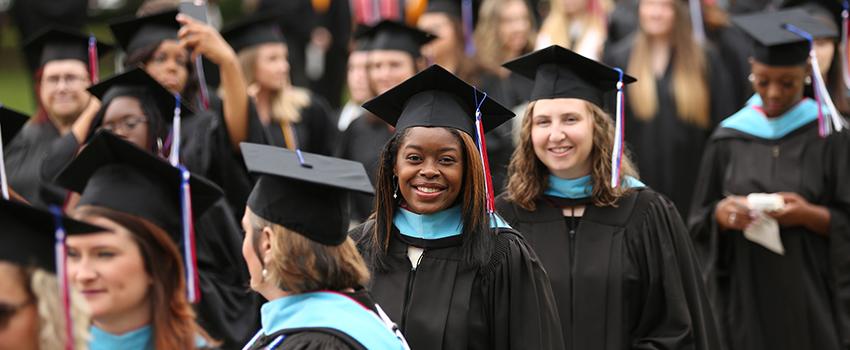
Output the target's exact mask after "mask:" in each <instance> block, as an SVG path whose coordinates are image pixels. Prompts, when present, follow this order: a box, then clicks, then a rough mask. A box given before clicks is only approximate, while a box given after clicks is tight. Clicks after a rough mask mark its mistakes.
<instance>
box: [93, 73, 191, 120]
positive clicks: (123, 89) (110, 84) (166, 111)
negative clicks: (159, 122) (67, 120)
mask: <svg viewBox="0 0 850 350" xmlns="http://www.w3.org/2000/svg"><path fill="white" fill-rule="evenodd" d="M88 91H89V92H90V93H91V94H92V95H94V96H96V97H97V98H98V99H100V100H101V101H102V103H103V105H104V106H106V105H107V104H109V101H111V100H112V99H113V98H115V97H118V96H126V95H137V94H148V95H150V96H151V97H152V98H153V101H155V103H156V109H157V110H159V112H160V115H161V116H162V118H163V121H164V122H171V120H172V118H173V117H174V105H175V103H176V102H175V101H176V98H175V96H174V95H172V94H171V92H170V91H168V89H166V88H165V87H163V86H162V85H160V84H159V82H157V81H156V79H154V78H153V77H151V76H150V75H148V73H147V72H145V70H144V69H141V68H134V69H132V70H130V71H127V72H124V73H121V74H118V75H114V76H112V77H110V78H109V79H106V80H104V81H102V82H100V83H97V84H95V85H92V86H90V87H89V88H88ZM180 110H181V116H183V117H186V116H189V115H191V113H192V112H191V111H192V110H191V108H190V107H189V106H187V105H185V104H184V103H183V101H182V100H181V102H180ZM95 127H96V126H95Z"/></svg>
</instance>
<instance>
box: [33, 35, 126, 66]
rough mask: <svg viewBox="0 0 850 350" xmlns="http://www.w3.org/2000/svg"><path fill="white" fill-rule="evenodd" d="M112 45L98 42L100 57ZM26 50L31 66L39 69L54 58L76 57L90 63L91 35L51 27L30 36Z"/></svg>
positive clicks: (75, 58)
mask: <svg viewBox="0 0 850 350" xmlns="http://www.w3.org/2000/svg"><path fill="white" fill-rule="evenodd" d="M111 49H112V46H110V45H106V44H103V43H101V42H100V41H98V42H97V54H98V58H100V57H103V55H105V54H106V53H107V52H109V51H110V50H111ZM24 51H25V53H26V56H27V61H28V62H27V63H28V64H29V65H30V68H32V69H33V70H37V69H38V68H39V67H41V66H43V65H44V64H45V63H47V62H49V61H53V60H65V59H74V60H79V61H82V62H83V63H86V67H88V63H89V36H88V35H83V34H82V33H80V32H79V31H76V30H73V29H69V28H61V27H51V28H46V29H44V30H42V31H40V32H38V33H37V34H35V35H33V36H32V37H30V38H29V39H28V40H27V41H26V43H24Z"/></svg>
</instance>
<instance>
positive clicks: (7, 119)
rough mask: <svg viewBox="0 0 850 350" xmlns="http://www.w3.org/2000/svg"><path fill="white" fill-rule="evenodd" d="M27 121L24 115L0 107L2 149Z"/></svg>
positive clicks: (27, 118) (27, 117)
mask: <svg viewBox="0 0 850 350" xmlns="http://www.w3.org/2000/svg"><path fill="white" fill-rule="evenodd" d="M29 119H30V118H29V116H27V115H26V114H23V113H21V112H18V111H16V110H13V109H11V108H8V107H6V106H3V105H0V129H2V130H3V134H2V136H3V147H6V146H7V145H8V144H9V142H12V139H14V138H15V135H17V134H18V132H19V131H21V129H22V128H23V127H24V124H26V123H27V121H28V120H29Z"/></svg>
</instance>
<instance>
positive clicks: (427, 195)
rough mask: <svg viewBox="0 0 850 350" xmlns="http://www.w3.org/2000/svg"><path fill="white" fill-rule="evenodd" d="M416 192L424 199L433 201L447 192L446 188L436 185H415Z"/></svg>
mask: <svg viewBox="0 0 850 350" xmlns="http://www.w3.org/2000/svg"><path fill="white" fill-rule="evenodd" d="M411 187H413V190H414V192H415V193H416V195H417V196H418V197H420V198H422V199H433V198H436V197H438V196H440V195H441V194H442V193H443V192H445V191H446V186H444V185H441V184H436V183H422V184H413V185H411Z"/></svg>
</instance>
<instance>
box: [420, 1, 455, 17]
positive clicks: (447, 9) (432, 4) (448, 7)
mask: <svg viewBox="0 0 850 350" xmlns="http://www.w3.org/2000/svg"><path fill="white" fill-rule="evenodd" d="M429 12H430V13H445V14H447V15H449V16H451V17H455V18H457V19H460V18H461V13H462V12H461V7H460V0H429V1H428V7H426V8H425V13H429Z"/></svg>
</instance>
